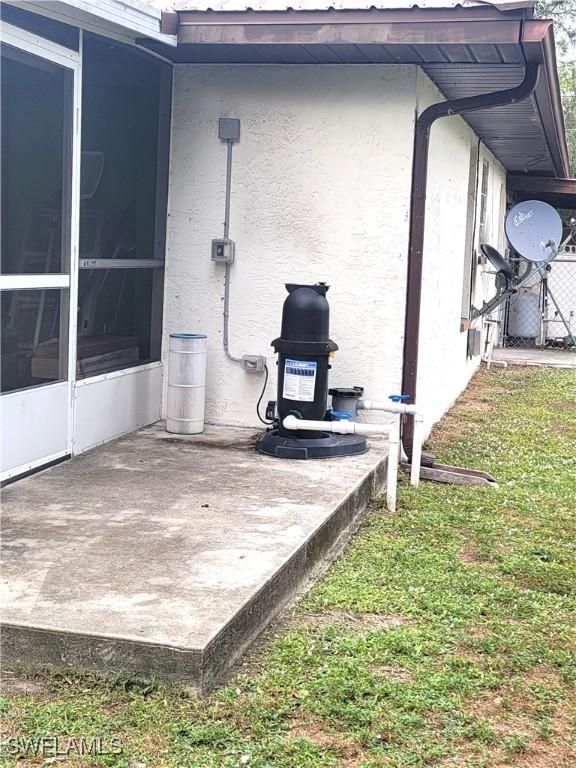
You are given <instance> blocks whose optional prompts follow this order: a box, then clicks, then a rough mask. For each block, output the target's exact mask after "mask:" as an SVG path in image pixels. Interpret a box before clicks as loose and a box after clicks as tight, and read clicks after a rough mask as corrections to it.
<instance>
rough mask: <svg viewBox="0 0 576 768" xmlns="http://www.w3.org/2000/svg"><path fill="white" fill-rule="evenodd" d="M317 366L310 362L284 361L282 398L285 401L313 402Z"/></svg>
mask: <svg viewBox="0 0 576 768" xmlns="http://www.w3.org/2000/svg"><path fill="white" fill-rule="evenodd" d="M317 365H318V363H316V362H314V361H311V360H286V362H285V364H284V391H283V392H282V397H284V398H285V399H286V400H301V401H303V402H306V403H311V402H313V400H314V389H315V386H316V367H317Z"/></svg>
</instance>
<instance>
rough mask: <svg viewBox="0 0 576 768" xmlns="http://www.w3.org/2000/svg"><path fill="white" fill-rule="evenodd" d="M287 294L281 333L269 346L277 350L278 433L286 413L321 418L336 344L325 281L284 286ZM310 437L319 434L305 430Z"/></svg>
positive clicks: (305, 434)
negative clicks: (331, 337) (331, 334)
mask: <svg viewBox="0 0 576 768" xmlns="http://www.w3.org/2000/svg"><path fill="white" fill-rule="evenodd" d="M286 290H287V291H288V296H287V297H286V300H285V301H284V307H283V309H282V335H281V336H280V337H279V338H277V339H274V341H273V342H272V346H273V347H274V349H275V351H276V352H277V353H278V398H277V408H278V417H279V422H280V425H279V432H280V434H292V435H293V434H294V433H293V432H290V431H289V430H285V429H284V427H283V426H282V421H283V420H284V419H285V418H286V416H288V415H289V414H294V415H295V416H297V417H298V418H301V419H314V420H322V419H324V417H325V415H326V406H327V402H328V370H329V368H330V365H329V358H330V355H331V354H332V353H333V352H335V351H336V350H337V349H338V345H337V344H336V343H335V342H333V341H332V340H331V339H330V337H329V333H330V307H329V305H328V300H327V299H326V292H327V290H328V286H327V285H326V283H317V284H316V285H294V284H288V285H287V286H286ZM302 434H303V436H307V437H310V438H312V439H313V438H314V437H315V436H319V435H320V434H321V433H318V432H307V433H302Z"/></svg>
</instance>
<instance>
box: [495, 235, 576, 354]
mask: <svg viewBox="0 0 576 768" xmlns="http://www.w3.org/2000/svg"><path fill="white" fill-rule="evenodd" d="M511 263H512V264H513V265H514V268H515V270H516V271H517V274H518V276H519V277H520V278H521V277H523V276H525V275H526V270H527V269H530V267H531V265H530V264H529V263H528V262H526V261H524V260H523V259H511ZM532 272H533V276H532V277H530V278H529V279H528V280H527V281H526V283H524V285H523V286H522V287H521V288H520V289H519V290H518V291H517V292H516V293H515V294H514V295H513V296H511V297H510V299H509V300H508V301H507V302H506V303H505V304H504V307H503V309H502V314H501V316H500V323H499V343H498V344H497V346H500V347H508V348H513V349H548V350H554V349H558V350H564V351H566V350H571V351H573V352H574V353H576V246H575V245H570V246H566V247H565V248H564V250H563V251H562V252H561V253H560V254H559V255H558V256H557V257H556V258H555V259H554V260H553V261H552V262H550V263H549V264H548V265H547V266H546V267H545V268H543V269H541V270H538V269H537V268H536V267H535V266H532Z"/></svg>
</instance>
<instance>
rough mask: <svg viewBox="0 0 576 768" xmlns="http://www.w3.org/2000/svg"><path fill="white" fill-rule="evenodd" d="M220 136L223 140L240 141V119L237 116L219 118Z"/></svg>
mask: <svg viewBox="0 0 576 768" xmlns="http://www.w3.org/2000/svg"><path fill="white" fill-rule="evenodd" d="M218 138H219V139H222V141H239V140H240V120H238V118H236V117H221V118H220V119H219V120H218Z"/></svg>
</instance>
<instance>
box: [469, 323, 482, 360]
mask: <svg viewBox="0 0 576 768" xmlns="http://www.w3.org/2000/svg"><path fill="white" fill-rule="evenodd" d="M481 351H482V331H481V330H480V329H479V328H470V329H469V330H468V357H477V356H478V355H479V354H480V352H481Z"/></svg>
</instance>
